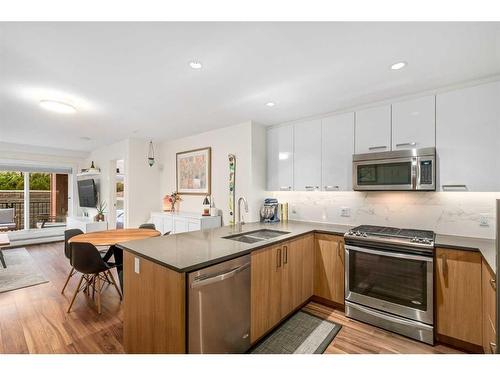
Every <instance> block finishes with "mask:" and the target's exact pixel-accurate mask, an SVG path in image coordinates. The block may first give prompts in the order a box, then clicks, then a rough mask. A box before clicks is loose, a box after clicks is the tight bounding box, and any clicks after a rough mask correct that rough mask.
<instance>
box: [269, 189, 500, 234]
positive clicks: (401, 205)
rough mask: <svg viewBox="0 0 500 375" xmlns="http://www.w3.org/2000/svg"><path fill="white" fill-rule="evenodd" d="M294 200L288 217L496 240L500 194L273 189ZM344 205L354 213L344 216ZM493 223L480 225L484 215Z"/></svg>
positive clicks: (281, 198) (284, 198) (277, 194)
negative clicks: (497, 208) (497, 204)
mask: <svg viewBox="0 0 500 375" xmlns="http://www.w3.org/2000/svg"><path fill="white" fill-rule="evenodd" d="M272 195H273V196H274V197H276V198H278V199H279V201H280V202H288V203H289V218H290V219H293V220H303V221H317V222H325V223H335V224H351V225H361V224H369V225H383V226H394V227H405V228H415V229H428V230H433V231H435V232H436V233H440V234H451V235H458V236H470V237H482V238H494V237H495V221H496V220H495V216H496V213H495V202H496V201H495V199H497V198H500V193H472V192H273V193H272ZM342 207H348V208H350V210H351V216H350V217H342V216H340V212H341V209H342ZM481 215H484V216H486V217H487V218H488V221H489V226H488V227H483V226H480V225H479V219H480V216H481Z"/></svg>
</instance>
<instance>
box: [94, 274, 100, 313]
mask: <svg viewBox="0 0 500 375" xmlns="http://www.w3.org/2000/svg"><path fill="white" fill-rule="evenodd" d="M94 282H95V284H96V287H97V313H98V314H100V313H101V279H100V278H99V275H96V276H95V278H94ZM94 289H95V288H94Z"/></svg>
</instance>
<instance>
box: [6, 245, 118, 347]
mask: <svg viewBox="0 0 500 375" xmlns="http://www.w3.org/2000/svg"><path fill="white" fill-rule="evenodd" d="M26 249H27V250H28V252H29V253H30V254H31V256H32V257H33V259H34V260H35V262H36V264H37V265H38V267H39V268H40V270H41V271H42V272H43V274H44V275H45V276H46V277H47V278H48V279H49V282H48V283H45V284H41V285H36V286H32V287H28V288H24V289H18V290H14V291H10V292H5V293H0V353H123V346H122V342H123V338H122V315H123V313H122V308H121V304H120V299H119V297H118V294H117V293H116V290H114V288H113V287H112V286H107V287H106V288H105V290H104V291H103V295H102V314H101V315H99V314H97V310H96V307H95V305H94V301H93V300H92V298H90V297H87V296H86V295H84V294H83V293H80V294H79V295H78V296H77V298H76V301H75V304H74V305H73V308H72V311H71V313H69V314H68V313H66V310H67V308H68V306H69V303H70V299H71V296H72V293H73V292H74V290H75V288H76V286H77V283H78V278H77V277H76V276H73V277H72V280H70V282H69V284H68V286H67V287H66V290H65V294H64V295H62V294H61V289H62V287H63V285H64V282H65V280H66V277H67V275H68V273H69V270H70V266H69V263H68V261H67V259H66V258H65V257H64V255H63V254H64V251H63V243H62V242H57V243H52V244H44V245H35V246H27V247H26ZM4 251H5V252H8V251H9V250H4Z"/></svg>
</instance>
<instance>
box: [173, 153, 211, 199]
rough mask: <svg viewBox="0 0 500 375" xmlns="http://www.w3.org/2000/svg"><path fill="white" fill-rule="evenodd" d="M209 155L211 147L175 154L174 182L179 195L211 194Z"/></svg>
mask: <svg viewBox="0 0 500 375" xmlns="http://www.w3.org/2000/svg"><path fill="white" fill-rule="evenodd" d="M211 154H212V149H211V147H205V148H199V149H197V150H191V151H184V152H178V153H177V154H176V180H177V192H178V193H179V194H191V195H210V194H211V192H210V185H211V169H212V155H211Z"/></svg>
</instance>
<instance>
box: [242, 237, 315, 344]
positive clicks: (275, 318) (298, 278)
mask: <svg viewBox="0 0 500 375" xmlns="http://www.w3.org/2000/svg"><path fill="white" fill-rule="evenodd" d="M312 247H313V236H312V235H307V236H304V237H300V238H298V239H296V240H292V241H289V242H284V243H281V244H278V245H275V246H270V247H267V248H264V249H261V250H257V251H254V252H253V253H252V255H251V259H252V267H251V285H252V287H251V288H252V289H251V325H250V339H251V341H252V342H255V341H257V340H258V339H259V338H260V337H262V336H263V335H264V334H265V333H266V332H268V331H269V330H270V329H271V328H273V327H274V326H275V325H276V324H277V323H278V322H279V321H280V320H282V319H283V318H284V317H285V316H287V315H288V314H289V313H291V312H292V311H293V310H295V309H296V308H297V307H299V306H300V305H301V304H302V303H304V302H305V301H307V299H309V298H310V297H311V296H312V289H313V280H312V274H313V251H312Z"/></svg>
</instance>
